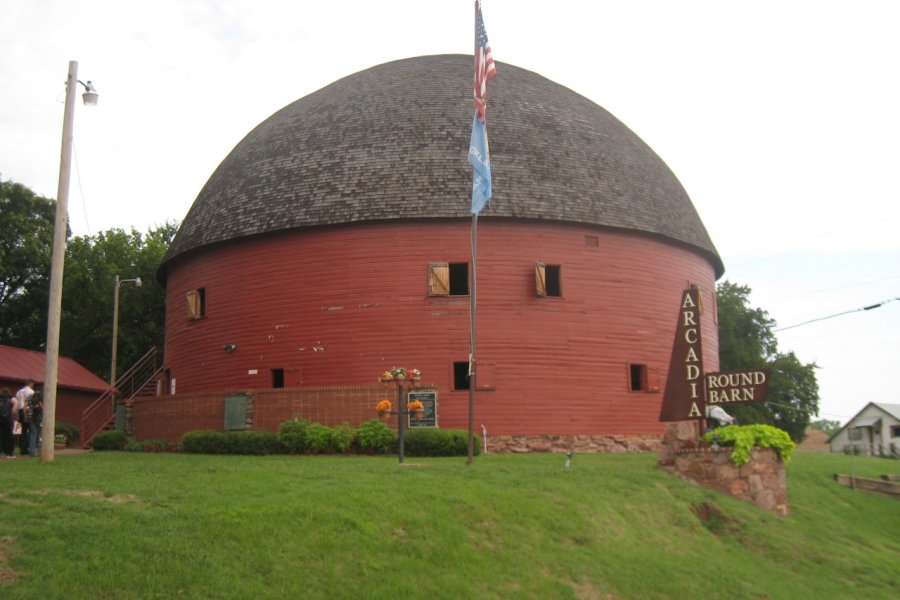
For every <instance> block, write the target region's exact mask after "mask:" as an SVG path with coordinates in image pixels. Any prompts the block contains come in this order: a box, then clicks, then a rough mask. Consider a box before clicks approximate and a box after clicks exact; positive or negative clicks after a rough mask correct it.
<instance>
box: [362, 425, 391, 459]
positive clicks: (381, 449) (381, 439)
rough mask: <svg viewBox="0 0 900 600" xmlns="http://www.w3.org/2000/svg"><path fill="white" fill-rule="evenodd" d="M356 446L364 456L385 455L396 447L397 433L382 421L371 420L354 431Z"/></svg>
mask: <svg viewBox="0 0 900 600" xmlns="http://www.w3.org/2000/svg"><path fill="white" fill-rule="evenodd" d="M356 445H357V447H358V448H359V450H360V452H363V453H366V454H387V453H388V452H390V451H391V450H392V449H393V448H394V447H395V446H396V445H397V432H396V431H394V430H393V429H391V428H390V427H388V426H387V424H386V423H384V422H383V421H380V420H378V419H372V420H371V421H366V422H365V423H362V424H361V425H360V426H359V429H357V430H356Z"/></svg>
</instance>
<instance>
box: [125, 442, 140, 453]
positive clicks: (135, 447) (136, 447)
mask: <svg viewBox="0 0 900 600" xmlns="http://www.w3.org/2000/svg"><path fill="white" fill-rule="evenodd" d="M125 451H126V452H143V451H144V444H142V443H141V442H138V441H136V440H131V441H130V442H128V443H127V444H125Z"/></svg>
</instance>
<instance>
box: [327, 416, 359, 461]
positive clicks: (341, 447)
mask: <svg viewBox="0 0 900 600" xmlns="http://www.w3.org/2000/svg"><path fill="white" fill-rule="evenodd" d="M355 439H356V430H355V429H353V428H352V427H350V424H349V423H347V421H344V422H343V423H342V424H341V425H338V426H337V427H335V428H334V429H332V430H331V449H332V450H334V451H335V452H340V453H341V454H344V453H346V452H350V449H351V448H352V447H353V440H355Z"/></svg>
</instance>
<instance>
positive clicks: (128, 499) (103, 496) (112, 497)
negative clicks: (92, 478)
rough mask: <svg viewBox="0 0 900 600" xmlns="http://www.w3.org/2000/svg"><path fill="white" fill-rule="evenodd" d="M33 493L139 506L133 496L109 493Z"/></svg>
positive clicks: (56, 491)
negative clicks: (95, 499)
mask: <svg viewBox="0 0 900 600" xmlns="http://www.w3.org/2000/svg"><path fill="white" fill-rule="evenodd" d="M33 493H35V494H40V495H42V496H49V495H51V494H60V495H62V496H74V497H77V498H97V499H98V500H106V501H107V502H112V503H113V504H128V503H134V504H140V500H139V499H138V497H137V496H135V495H134V494H111V493H109V492H106V493H104V492H98V491H95V490H35V491H34V492H33Z"/></svg>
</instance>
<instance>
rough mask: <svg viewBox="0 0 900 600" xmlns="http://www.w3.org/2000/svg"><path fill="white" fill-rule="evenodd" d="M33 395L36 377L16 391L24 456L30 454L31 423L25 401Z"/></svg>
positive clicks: (20, 444)
mask: <svg viewBox="0 0 900 600" xmlns="http://www.w3.org/2000/svg"><path fill="white" fill-rule="evenodd" d="M32 396H34V379H29V380H28V381H26V382H25V387H23V388H22V389H20V390H19V391H18V392H16V410H17V411H18V415H17V417H16V418H17V419H18V420H19V422H20V423H21V424H22V433H21V435H19V453H20V454H21V455H22V456H25V455H27V454H28V427H29V423H28V421H26V419H25V403H26V402H28V400H29V398H31V397H32Z"/></svg>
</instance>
